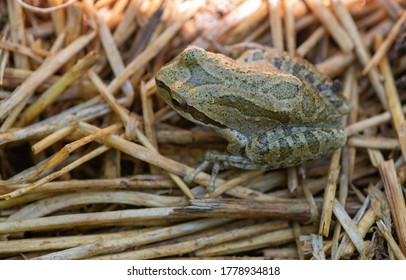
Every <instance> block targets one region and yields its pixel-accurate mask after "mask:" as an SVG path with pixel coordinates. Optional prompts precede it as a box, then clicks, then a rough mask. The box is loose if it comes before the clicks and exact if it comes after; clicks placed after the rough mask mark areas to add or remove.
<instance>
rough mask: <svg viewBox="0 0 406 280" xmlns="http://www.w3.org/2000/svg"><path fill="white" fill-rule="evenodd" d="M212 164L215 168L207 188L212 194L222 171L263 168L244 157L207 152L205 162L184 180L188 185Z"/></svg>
mask: <svg viewBox="0 0 406 280" xmlns="http://www.w3.org/2000/svg"><path fill="white" fill-rule="evenodd" d="M210 163H213V167H212V170H211V177H210V182H209V186H208V188H207V191H208V192H212V191H213V190H214V184H215V181H216V178H217V175H218V173H219V172H220V170H222V169H227V168H231V167H236V168H240V169H257V168H259V167H261V166H260V165H258V164H255V163H253V162H251V161H249V160H248V159H247V158H245V157H243V156H239V155H231V154H226V153H220V152H215V151H207V152H206V154H205V160H204V161H203V162H202V163H201V164H200V165H199V166H198V167H197V168H196V169H195V170H194V171H193V172H192V173H190V174H187V175H186V176H185V177H183V180H184V181H185V182H186V183H188V184H189V183H191V182H192V181H193V180H194V178H195V177H196V176H197V175H198V174H199V173H200V172H203V171H204V170H206V169H207V167H208V166H209V165H210Z"/></svg>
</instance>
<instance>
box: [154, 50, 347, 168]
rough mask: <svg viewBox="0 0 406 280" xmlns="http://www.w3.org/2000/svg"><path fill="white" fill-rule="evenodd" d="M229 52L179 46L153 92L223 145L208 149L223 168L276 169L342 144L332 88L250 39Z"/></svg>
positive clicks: (312, 71)
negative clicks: (219, 150) (219, 149)
mask: <svg viewBox="0 0 406 280" xmlns="http://www.w3.org/2000/svg"><path fill="white" fill-rule="evenodd" d="M230 55H231V56H233V57H234V58H235V59H233V58H230V57H227V56H225V55H222V54H214V53H211V52H207V51H205V50H203V49H201V48H198V47H195V46H189V47H188V48H186V49H185V50H184V51H183V52H182V53H181V54H180V55H179V57H178V58H177V59H175V60H174V61H173V62H172V63H170V64H168V65H166V66H164V67H163V68H162V69H160V70H159V71H158V73H157V74H156V84H157V88H158V92H159V94H160V95H161V96H162V98H163V99H164V100H165V102H166V103H167V104H169V106H171V107H172V108H173V109H174V110H176V111H177V112H178V113H179V114H180V115H182V116H183V117H185V118H186V119H188V120H190V121H192V122H194V123H197V124H200V125H204V126H207V127H210V128H212V129H213V130H215V131H216V132H217V133H218V134H219V135H220V136H222V137H224V138H225V139H226V140H227V141H228V143H229V145H228V146H227V151H226V153H223V154H213V153H211V154H210V157H211V158H210V159H209V160H210V161H215V162H220V163H221V165H222V166H224V167H238V168H243V169H256V168H267V169H277V168H282V167H288V166H295V165H298V164H300V163H302V162H304V161H307V160H310V159H315V158H318V157H320V156H321V155H324V154H326V153H329V152H331V151H333V150H335V149H337V148H339V147H341V146H343V145H344V143H345V141H346V135H345V133H344V132H343V130H341V129H340V125H341V122H342V117H343V115H345V114H346V113H348V110H349V108H348V105H347V103H346V102H345V100H344V98H343V97H342V96H341V95H340V93H339V91H340V88H339V86H338V85H337V84H336V83H333V82H332V81H331V80H330V79H329V78H328V77H327V76H326V75H324V74H322V73H320V72H318V71H317V69H316V68H315V67H314V66H313V65H312V64H310V63H309V62H308V61H306V60H304V59H301V58H299V57H292V56H290V55H288V54H287V53H286V52H281V51H277V50H275V49H272V48H268V47H265V46H262V45H258V44H252V43H251V44H243V45H235V46H234V47H233V48H232V49H231V51H230Z"/></svg>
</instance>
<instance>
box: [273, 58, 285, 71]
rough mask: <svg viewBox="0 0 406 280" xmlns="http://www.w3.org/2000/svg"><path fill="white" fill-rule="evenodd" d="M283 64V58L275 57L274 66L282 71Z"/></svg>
mask: <svg viewBox="0 0 406 280" xmlns="http://www.w3.org/2000/svg"><path fill="white" fill-rule="evenodd" d="M282 63H283V59H282V58H281V57H275V58H274V60H273V62H272V64H273V65H274V66H275V67H276V68H277V69H281V67H282Z"/></svg>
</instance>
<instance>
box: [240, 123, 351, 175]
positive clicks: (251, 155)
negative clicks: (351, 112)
mask: <svg viewBox="0 0 406 280" xmlns="http://www.w3.org/2000/svg"><path fill="white" fill-rule="evenodd" d="M346 139H347V136H346V134H345V133H344V131H343V130H341V129H337V128H314V127H292V128H290V127H282V128H279V129H277V130H274V131H269V132H267V133H265V134H262V135H259V136H257V137H254V138H253V139H252V140H251V142H250V143H249V144H248V145H247V146H246V148H245V155H246V157H247V158H248V159H250V160H251V161H252V162H255V163H256V164H259V165H262V166H265V167H266V168H268V169H277V168H283V167H289V166H295V165H298V164H300V163H302V162H304V161H307V160H312V159H316V158H319V157H320V156H322V155H325V154H328V153H330V152H332V151H334V150H335V149H337V148H340V147H342V146H343V145H344V144H345V142H346Z"/></svg>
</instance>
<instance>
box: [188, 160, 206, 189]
mask: <svg viewBox="0 0 406 280" xmlns="http://www.w3.org/2000/svg"><path fill="white" fill-rule="evenodd" d="M209 164H210V162H209V161H207V160H205V161H203V162H202V163H201V164H200V165H199V166H198V167H197V168H196V169H195V170H193V172H191V173H189V174H187V175H185V176H184V177H183V181H185V183H187V184H190V183H192V182H193V180H194V179H195V178H196V176H197V174H199V173H200V172H203V171H204V170H206V168H207V167H208V166H209Z"/></svg>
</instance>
